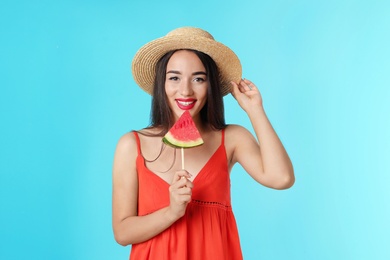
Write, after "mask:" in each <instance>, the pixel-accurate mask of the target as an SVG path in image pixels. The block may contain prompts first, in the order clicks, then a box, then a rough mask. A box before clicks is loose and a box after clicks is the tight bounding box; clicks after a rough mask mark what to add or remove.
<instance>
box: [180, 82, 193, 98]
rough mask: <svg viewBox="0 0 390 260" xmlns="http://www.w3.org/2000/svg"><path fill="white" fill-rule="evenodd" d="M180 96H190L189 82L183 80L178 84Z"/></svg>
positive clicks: (191, 91) (191, 92)
mask: <svg viewBox="0 0 390 260" xmlns="http://www.w3.org/2000/svg"><path fill="white" fill-rule="evenodd" d="M180 94H181V95H182V96H190V95H192V94H193V90H192V85H191V81H189V80H183V81H182V82H181V84H180Z"/></svg>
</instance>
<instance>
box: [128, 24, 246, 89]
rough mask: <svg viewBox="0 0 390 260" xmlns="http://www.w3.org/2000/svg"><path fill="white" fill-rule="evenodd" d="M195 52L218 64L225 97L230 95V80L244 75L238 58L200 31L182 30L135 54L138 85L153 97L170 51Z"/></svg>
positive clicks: (134, 63)
mask: <svg viewBox="0 0 390 260" xmlns="http://www.w3.org/2000/svg"><path fill="white" fill-rule="evenodd" d="M178 49H192V50H197V51H200V52H203V53H206V54H208V55H209V56H210V57H211V58H212V59H213V60H214V61H215V63H216V64H217V66H218V69H219V73H220V80H221V83H222V85H221V92H222V95H226V94H228V93H229V92H230V88H231V85H230V81H234V82H237V83H238V82H239V81H240V79H241V75H242V69H241V63H240V60H239V59H238V57H237V55H236V54H235V53H234V52H233V51H232V50H231V49H229V48H228V47H227V46H225V45H223V44H222V43H220V42H217V41H215V40H214V37H213V36H212V35H211V34H210V33H208V32H206V31H204V30H202V29H199V28H194V27H181V28H178V29H175V30H173V31H171V32H169V33H168V34H167V35H166V36H164V37H161V38H158V39H156V40H153V41H151V42H149V43H147V44H145V45H144V46H142V47H141V48H140V49H139V50H138V52H137V53H136V54H135V56H134V59H133V62H132V72H133V77H134V80H135V82H136V83H137V84H138V85H139V86H140V87H141V88H142V89H143V90H145V91H146V92H147V93H149V94H151V95H152V94H153V83H154V77H155V67H156V64H157V61H158V60H159V59H160V58H161V57H162V56H164V54H166V53H167V52H169V51H172V50H178Z"/></svg>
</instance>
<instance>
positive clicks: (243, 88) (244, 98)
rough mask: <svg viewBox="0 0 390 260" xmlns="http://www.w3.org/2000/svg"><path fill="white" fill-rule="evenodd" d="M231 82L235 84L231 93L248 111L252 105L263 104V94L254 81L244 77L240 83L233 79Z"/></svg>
mask: <svg viewBox="0 0 390 260" xmlns="http://www.w3.org/2000/svg"><path fill="white" fill-rule="evenodd" d="M231 84H232V86H233V87H232V91H231V94H232V95H233V97H234V98H235V99H236V100H237V102H238V104H239V105H240V107H241V108H242V109H244V110H245V111H246V112H248V110H250V108H251V107H254V106H255V107H259V106H260V107H262V106H263V100H262V98H261V94H260V92H259V90H258V89H257V87H256V85H255V84H253V82H251V81H250V80H247V79H242V80H240V82H239V83H238V84H237V83H235V82H233V81H232V82H231Z"/></svg>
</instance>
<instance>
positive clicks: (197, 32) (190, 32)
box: [167, 27, 214, 40]
mask: <svg viewBox="0 0 390 260" xmlns="http://www.w3.org/2000/svg"><path fill="white" fill-rule="evenodd" d="M167 36H188V37H194V36H198V37H204V38H208V39H210V40H214V37H213V36H212V35H211V34H210V33H208V32H207V31H205V30H202V29H200V28H195V27H181V28H177V29H175V30H173V31H170V32H169V33H168V34H167Z"/></svg>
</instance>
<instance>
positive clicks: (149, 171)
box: [138, 142, 224, 186]
mask: <svg viewBox="0 0 390 260" xmlns="http://www.w3.org/2000/svg"><path fill="white" fill-rule="evenodd" d="M223 148H224V143H223V142H221V144H220V145H219V146H218V148H217V149H216V150H215V151H214V153H213V154H212V155H211V156H210V158H209V159H208V160H207V162H206V163H205V164H204V165H203V167H202V168H201V169H200V170H199V172H198V174H197V175H196V176H195V178H194V179H193V180H192V182H193V183H196V181H197V180H198V179H199V177H200V176H202V175H203V174H202V173H203V172H205V169H207V167H208V165H209V164H210V162H211V160H212V159H213V158H214V157H215V156H216V154H217V153H218V151H219V150H221V149H223ZM138 156H140V157H141V160H142V167H143V168H144V169H145V170H146V172H148V173H149V174H151V175H153V176H155V178H156V179H158V180H159V181H161V182H162V183H164V184H165V185H167V186H170V185H171V184H170V183H168V182H167V181H165V180H164V179H163V178H161V177H160V176H159V175H157V174H156V173H155V172H153V171H151V170H150V169H149V168H148V167H147V166H146V164H145V158H144V157H143V156H142V155H141V154H138Z"/></svg>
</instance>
